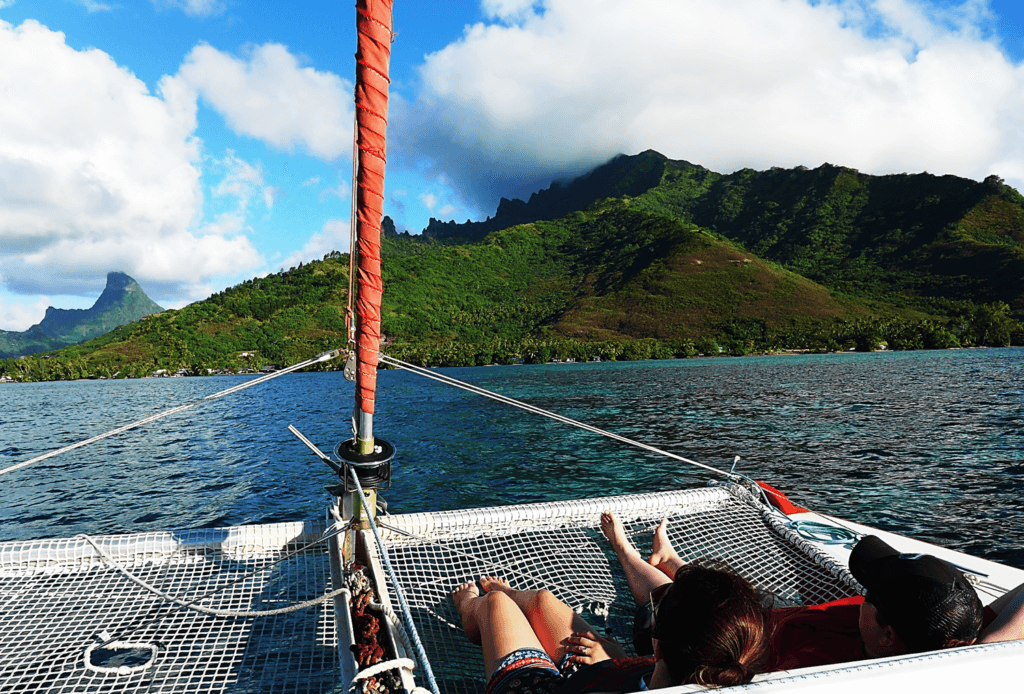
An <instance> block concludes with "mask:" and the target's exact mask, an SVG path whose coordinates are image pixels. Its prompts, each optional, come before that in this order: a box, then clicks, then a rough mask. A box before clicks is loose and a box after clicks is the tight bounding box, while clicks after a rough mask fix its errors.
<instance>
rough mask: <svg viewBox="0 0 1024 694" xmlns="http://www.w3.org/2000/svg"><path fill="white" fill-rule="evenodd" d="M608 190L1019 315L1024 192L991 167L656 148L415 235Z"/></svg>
mask: <svg viewBox="0 0 1024 694" xmlns="http://www.w3.org/2000/svg"><path fill="white" fill-rule="evenodd" d="M606 198H629V199H630V204H631V206H632V207H634V208H636V209H640V210H644V211H647V212H651V213H654V214H658V215H661V216H666V217H669V218H674V219H679V220H681V221H685V222H689V223H692V224H696V225H697V226H699V227H701V228H704V229H707V230H709V231H712V232H715V233H718V234H720V235H722V236H723V237H725V238H728V239H730V240H732V241H734V242H736V243H738V244H740V245H741V246H742V247H744V248H746V249H749V252H750V253H753V254H755V255H757V256H758V257H761V258H764V259H766V260H770V261H774V262H776V263H779V264H780V265H782V266H783V267H785V268H786V269H788V270H792V271H793V272H796V273H798V274H800V275H802V276H804V277H807V278H809V279H812V280H814V281H816V282H819V283H821V284H823V285H825V286H827V287H829V288H832V289H835V290H837V291H841V292H845V293H851V294H856V295H859V296H871V297H876V298H884V299H889V300H895V301H898V302H901V303H905V302H908V301H909V302H910V303H911V304H914V305H916V306H919V307H926V308H929V309H938V310H944V309H948V307H949V304H948V302H949V301H954V302H955V301H972V302H976V303H991V302H1004V303H1006V304H1008V305H1009V306H1010V307H1011V311H1012V312H1013V314H1014V315H1016V316H1017V317H1018V318H1024V197H1022V196H1021V194H1020V193H1018V192H1017V191H1016V190H1014V189H1013V188H1011V187H1009V186H1007V185H1005V184H1004V183H1003V181H1002V180H1001V179H999V178H998V177H996V176H990V177H988V178H987V179H985V180H984V181H983V182H981V183H978V182H975V181H971V180H968V179H964V178H959V177H957V176H934V175H932V174H928V173H922V174H913V175H909V174H897V175H892V176H871V175H868V174H862V173H859V172H857V171H856V170H854V169H850V168H845V167H838V166H832V165H831V164H824V165H822V166H820V167H818V168H816V169H813V170H810V169H807V168H805V167H797V168H794V169H780V168H773V169H770V170H768V171H754V170H752V169H743V170H741V171H737V172H735V173H732V174H728V175H722V174H718V173H715V172H713V171H710V170H708V169H705V168H704V167H701V166H696V165H694V164H691V163H689V162H686V161H676V160H670V159H668V158H667V157H665V156H663V155H661V154H659V153H658V152H654V151H650V150H649V151H647V152H643V153H641V154H638V155H635V156H625V155H620V156H618V157H616V158H614V159H612V160H611V161H610V162H608V163H607V164H605V165H603V166H600V167H598V168H597V169H595V170H594V171H593V172H591V173H590V174H587V175H586V176H582V177H580V178H578V179H576V180H574V181H572V182H571V183H568V184H559V183H556V184H553V185H552V186H551V187H550V188H548V189H546V190H543V191H539V192H537V193H535V194H533V195H531V196H530V199H529V200H528V201H526V202H523V201H521V200H512V201H509V200H505V199H502V201H501V204H499V206H498V211H497V214H496V215H495V216H494V217H493V218H490V219H488V220H487V221H486V222H469V223H464V224H456V223H454V222H447V223H442V222H438V221H436V220H431V224H430V225H429V226H428V227H427V228H426V229H424V231H423V236H424V237H426V238H433V239H437V240H438V241H441V242H444V243H453V242H454V243H469V242H474V241H479V240H481V239H482V238H483V237H484V236H486V234H488V233H490V232H492V231H495V230H497V229H504V228H507V227H509V226H512V225H513V224H522V223H529V222H534V221H538V220H550V219H556V218H558V217H562V216H564V215H566V214H568V213H569V212H571V211H575V210H583V209H586V208H587V207H588V206H589V205H592V204H595V203H598V202H599V201H601V200H603V199H606Z"/></svg>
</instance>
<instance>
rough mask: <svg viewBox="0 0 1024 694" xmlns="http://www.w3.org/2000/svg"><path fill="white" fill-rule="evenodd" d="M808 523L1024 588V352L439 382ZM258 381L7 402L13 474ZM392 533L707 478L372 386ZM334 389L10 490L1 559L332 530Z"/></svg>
mask: <svg viewBox="0 0 1024 694" xmlns="http://www.w3.org/2000/svg"><path fill="white" fill-rule="evenodd" d="M443 372H444V373H446V374H447V375H450V376H453V377H456V378H459V379H464V380H467V381H471V382H473V383H475V384H477V385H479V386H482V387H484V388H488V389H491V390H496V391H498V392H500V393H502V394H504V395H508V396H511V397H514V398H518V399H521V400H525V401H527V402H529V403H531V404H534V405H537V406H539V407H542V408H545V409H550V410H553V411H555V412H558V413H560V414H563V415H567V416H569V417H572V418H575V419H579V420H582V421H585V422H587V423H589V424H593V425H595V426H598V427H601V428H603V429H608V430H611V431H614V432H616V433H619V434H622V435H625V436H628V437H630V438H634V439H637V440H640V441H643V442H645V443H648V444H651V445H653V446H657V447H659V448H663V449H665V450H668V451H671V452H673V453H676V454H679V455H683V456H686V457H688V458H692V459H694V460H697V461H699V462H702V463H705V464H708V465H712V466H715V467H718V468H724V469H728V468H729V467H730V466H731V465H732V460H733V457H734V456H737V455H738V456H741V460H740V463H739V465H738V467H737V470H738V471H741V472H743V473H744V474H747V475H750V476H751V477H756V478H758V479H763V480H766V481H769V482H770V483H772V484H773V485H775V486H776V487H778V488H780V489H782V490H784V491H786V492H787V493H788V494H789V495H790V497H791V498H792V499H793V500H794V501H796V502H797V503H800V504H803V505H805V506H807V507H809V508H812V509H815V510H820V511H823V512H827V513H831V514H834V515H838V516H842V517H846V518H850V519H852V520H857V521H860V522H863V523H867V524H869V525H873V526H876V527H881V528H885V529H890V530H894V531H896V532H900V533H905V534H909V535H913V536H915V537H918V538H920V539H924V540H927V541H931V542H936V543H939V544H942V545H946V546H950V547H955V548H957V549H961V550H964V551H967V552H970V553H973V554H978V555H981V556H985V557H988V558H992V559H995V560H998V561H1003V562H1006V563H1009V564H1012V565H1015V566H1018V567H1021V568H1024V522H1022V521H1024V501H1022V492H1024V385H1022V384H1024V349H1020V348H1010V349H990V350H956V351H939V352H907V353H893V354H884V353H876V354H841V355H807V356H777V357H757V358H720V359H691V360H671V361H650V362H624V363H603V364H571V365H566V364H562V365H545V366H505V367H486V368H472V369H444V370H443ZM243 378H245V377H241V376H238V377H211V378H193V379H147V380H138V381H80V382H74V383H40V384H19V385H4V386H0V468H2V467H7V466H8V465H11V464H13V463H17V462H20V461H22V460H26V459H28V458H31V457H33V456H35V455H38V454H40V453H44V452H46V451H49V450H53V449H55V448H59V447H61V446H64V445H67V444H69V443H72V442H75V441H77V440H80V439H84V438H87V437H89V436H93V435H95V434H98V433H101V432H104V431H107V430H109V429H113V428H115V427H117V426H120V425H123V424H125V423H127V422H130V421H133V420H135V419H138V418H141V417H144V416H146V415H149V414H152V413H154V412H158V411H161V410H164V409H167V408H170V407H173V406H176V405H180V404H183V403H186V402H191V401H193V400H196V399H198V398H201V397H203V396H205V395H208V394H210V393H212V392H215V391H218V390H222V389H224V388H228V387H230V386H232V385H234V384H237V383H238V382H239V381H240V380H241V379H243ZM378 383H379V391H378V400H377V414H376V417H375V431H376V433H377V435H378V436H381V437H383V438H386V439H388V440H389V441H391V442H392V443H394V444H395V446H396V448H397V449H398V455H397V457H396V459H395V465H394V481H393V483H392V486H391V489H390V490H388V491H387V492H385V493H384V494H383V496H384V498H385V499H387V501H388V503H389V508H390V511H391V512H393V513H404V512H412V511H421V510H438V509H451V508H459V507H467V506H485V505H494V504H507V503H515V502H530V501H545V500H552V499H569V498H578V497H588V496H605V495H610V494H619V493H628V492H642V491H651V490H664V489H671V488H678V487H689V486H694V485H702V484H704V483H705V481H706V480H707V479H709V477H713V475H709V473H707V472H705V471H702V470H699V469H693V468H690V467H689V466H687V465H685V464H684V463H679V462H677V461H674V460H671V459H667V458H663V457H659V456H656V455H654V454H651V453H647V452H644V451H642V450H637V449H633V448H629V447H626V446H624V445H622V444H619V443H617V442H614V441H611V440H608V439H605V438H602V437H598V436H596V435H594V434H590V433H588V432H585V431H581V430H578V429H572V428H567V427H566V426H564V425H562V424H558V423H556V422H553V421H550V420H547V419H544V418H540V417H537V416H535V415H530V414H527V413H525V412H522V411H520V410H517V409H512V408H509V407H507V406H505V405H501V404H498V403H495V402H492V401H489V400H484V399H481V398H479V397H478V396H475V395H471V394H469V393H465V392H463V391H459V390H453V389H450V388H447V387H446V386H442V385H439V384H435V383H433V382H431V381H428V380H425V379H422V378H420V377H417V376H414V375H411V374H408V373H405V372H401V371H385V372H381V374H380V376H379V381H378ZM351 407H352V385H351V384H349V383H348V382H346V381H345V380H344V379H343V378H342V377H341V375H340V374H295V375H289V376H284V377H282V378H279V379H277V380H275V381H272V382H270V383H268V384H266V385H263V386H257V387H256V388H253V389H251V390H247V391H244V392H243V393H241V394H238V395H235V396H230V397H228V398H225V399H222V400H217V401H213V402H211V403H209V404H207V405H204V406H202V407H200V408H197V409H195V410H191V411H189V412H186V413H183V414H179V415H175V416H173V417H170V418H168V419H166V420H163V421H161V422H158V423H156V424H153V425H149V426H147V427H145V428H143V429H139V430H136V431H133V432H129V433H127V434H123V435H120V436H118V437H116V438H112V439H107V440H105V441H102V442H100V443H97V444H93V445H92V446H89V447H87V448H84V449H79V450H76V451H73V452H71V453H67V454H65V455H63V456H60V457H57V458H54V459H50V460H46V461H43V462H41V463H38V464H36V465H34V466H31V467H29V468H25V469H22V470H19V471H17V472H14V473H11V474H8V475H5V476H3V477H0V499H2V502H0V540H11V539H28V538H36V537H47V536H67V535H72V534H75V533H78V532H88V533H110V532H126V531H142V530H152V529H170V528H187V527H200V526H215V525H225V524H239V523H249V522H272V521H281V520H300V519H306V518H319V517H322V516H323V514H324V509H325V508H326V505H327V501H328V499H327V494H326V492H324V490H323V487H324V486H325V485H329V484H332V483H333V482H334V481H335V478H334V477H333V473H331V471H330V470H328V469H327V468H326V466H324V465H323V464H322V463H320V462H319V461H318V460H317V459H316V458H315V457H314V456H312V455H311V454H310V453H309V452H308V451H307V450H306V449H305V447H304V446H303V445H302V444H301V443H299V441H298V440H297V439H295V438H294V437H293V436H292V435H291V434H290V433H289V432H288V431H287V426H288V424H294V425H295V426H297V427H298V428H299V429H300V430H301V431H303V432H304V433H305V434H306V435H307V436H308V437H309V438H310V439H312V440H313V441H314V442H315V443H317V444H318V445H319V446H320V447H321V448H322V449H324V450H329V449H330V448H332V447H333V446H334V444H336V443H337V442H338V441H340V440H341V439H343V438H349V437H350V436H351V428H350V424H349V418H350V414H351Z"/></svg>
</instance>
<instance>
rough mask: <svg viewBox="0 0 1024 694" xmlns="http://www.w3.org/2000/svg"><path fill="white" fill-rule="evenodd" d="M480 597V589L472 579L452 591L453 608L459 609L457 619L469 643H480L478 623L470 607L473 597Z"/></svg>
mask: <svg viewBox="0 0 1024 694" xmlns="http://www.w3.org/2000/svg"><path fill="white" fill-rule="evenodd" d="M479 597H480V589H479V588H477V587H476V583H475V582H474V581H470V582H469V583H463V584H462V585H461V586H459V587H458V588H456V589H455V590H453V591H452V602H454V603H455V609H456V610H458V611H459V619H461V620H462V628H463V629H464V630H465V632H466V638H467V639H469V641H470V643H475V644H476V645H478V646H479V645H480V625H479V624H477V620H476V616H475V614H474V611H473V610H472V609H471V606H472V604H473V602H472V601H473V600H474V599H478V598H479Z"/></svg>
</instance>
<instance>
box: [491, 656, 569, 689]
mask: <svg viewBox="0 0 1024 694" xmlns="http://www.w3.org/2000/svg"><path fill="white" fill-rule="evenodd" d="M577 669H578V666H577V665H576V663H573V662H572V661H571V660H570V659H569V656H568V655H566V656H565V657H564V658H562V662H561V663H559V664H557V665H556V664H555V661H553V660H552V659H551V656H549V655H548V654H547V653H545V652H544V651H541V650H538V649H536V648H520V649H519V650H517V651H512V652H511V653H509V654H508V655H507V656H505V657H504V658H502V660H501V662H500V663H498V667H497V668H495V670H494V674H493V675H491V680H490V681H489V682H488V683H487V690H486V694H553V692H554V691H555V690H557V689H558V688H559V687H561V686H562V684H563V683H564V682H565V678H566V676H568V675H569V674H571V673H572V672H574V671H575V670H577Z"/></svg>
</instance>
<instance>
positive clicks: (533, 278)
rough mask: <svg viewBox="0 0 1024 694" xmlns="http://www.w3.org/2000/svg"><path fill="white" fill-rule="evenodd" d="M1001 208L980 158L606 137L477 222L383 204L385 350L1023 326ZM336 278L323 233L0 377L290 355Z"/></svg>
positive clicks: (545, 355)
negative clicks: (909, 166) (889, 157)
mask: <svg viewBox="0 0 1024 694" xmlns="http://www.w3.org/2000/svg"><path fill="white" fill-rule="evenodd" d="M1021 219H1024V204H1022V201H1021V198H1020V196H1019V195H1018V194H1017V193H1016V191H1013V190H1012V189H1010V188H1008V187H1006V186H1005V185H1003V184H1002V183H1001V182H1000V181H998V180H997V179H989V180H987V181H985V182H983V183H975V182H973V181H967V180H965V179H958V178H955V177H949V176H947V177H935V176H929V175H928V174H920V175H917V176H895V177H872V176H864V175H862V174H858V173H857V172H854V171H852V170H849V169H840V168H838V167H831V166H827V165H826V166H823V167H820V168H819V169H816V170H813V171H809V170H806V169H800V168H798V169H791V170H782V169H773V170H771V171H767V172H750V171H744V172H737V173H735V174H730V175H729V176H723V175H721V174H717V173H714V172H712V171H709V170H707V169H704V168H702V167H699V166H694V165H692V164H689V163H687V162H681V161H671V160H668V159H666V158H665V157H663V156H662V155H660V154H658V153H656V152H645V153H643V154H641V155H637V156H636V157H618V158H616V159H614V160H612V161H611V162H609V163H608V164H606V165H605V166H604V167H599V168H598V169H597V170H595V171H594V172H592V173H591V174H589V175H588V176H584V177H582V178H580V179H577V180H576V181H573V182H571V183H568V184H564V185H554V186H552V187H551V188H549V189H547V190H545V191H540V192H538V193H537V194H535V195H533V196H531V198H530V200H529V201H526V202H522V201H505V202H504V203H503V204H502V205H501V206H500V207H499V210H498V214H496V216H495V217H494V218H492V219H490V220H488V221H486V222H478V223H468V224H462V225H459V224H454V223H448V224H439V223H436V222H435V223H434V224H433V225H432V226H433V228H432V229H430V228H428V230H427V233H424V234H423V235H417V236H410V235H409V234H408V233H401V234H399V233H396V232H395V231H394V225H393V224H392V223H391V220H389V219H387V218H385V219H384V220H383V225H382V226H383V227H384V229H385V238H384V241H383V253H382V255H383V257H384V264H383V267H384V286H385V292H384V301H383V307H382V308H383V331H384V334H385V335H386V336H387V340H386V344H385V347H384V350H385V351H386V352H388V353H390V354H392V355H393V356H396V357H399V358H405V359H409V360H411V361H414V362H417V363H420V364H430V365H466V364H486V363H491V362H493V361H498V362H504V361H507V360H511V359H523V360H526V361H541V362H543V361H547V360H549V359H551V358H552V357H557V358H569V357H572V358H575V359H590V358H592V357H595V356H600V357H601V358H604V359H641V358H650V357H668V356H673V355H675V356H690V355H694V354H698V353H703V354H718V353H719V352H720V351H723V350H724V351H725V352H727V353H730V354H747V353H751V352H761V351H777V350H782V349H798V348H802V349H812V350H821V351H826V350H846V349H853V348H856V349H861V350H871V349H876V348H877V347H878V346H879V344H880V343H882V342H885V343H887V344H888V347H889V348H890V349H920V348H942V347H955V346H973V345H1006V344H1009V343H1010V342H1011V341H1016V342H1017V343H1022V342H1024V328H1022V326H1021V324H1020V322H1019V321H1017V320H1015V319H1014V318H1013V317H1012V316H1011V315H1010V312H1011V309H1010V303H1011V302H1012V303H1013V305H1014V306H1015V307H1016V306H1018V305H1019V298H1020V297H1019V293H1020V292H1021V291H1022V290H1024V283H1022V282H1021V281H1020V280H1021V279H1024V272H1021V271H1020V270H1019V269H1018V266H1017V265H1015V263H1017V262H1018V261H1019V257H1020V251H1021V245H1022V244H1021V240H1020V233H1021V228H1022V227H1021V225H1020V220H1021ZM511 220H519V221H517V222H515V223H511ZM752 248H756V249H757V251H758V252H757V253H755V252H752V250H751V249H752ZM347 283H348V257H347V255H343V254H340V253H337V252H332V253H329V254H328V255H327V256H325V257H324V259H323V260H322V261H317V262H312V263H309V264H307V265H302V264H300V265H299V266H298V267H296V268H291V269H290V270H288V271H283V272H281V273H278V274H276V275H269V276H266V277H262V278H258V279H253V280H249V281H247V282H244V283H242V284H240V285H238V286H236V287H232V288H230V289H228V290H225V291H224V292H220V293H218V294H215V295H213V296H211V297H210V298H209V299H207V300H205V301H202V302H197V303H195V304H192V305H190V306H187V307H185V308H183V309H180V310H178V311H164V312H163V313H160V314H157V315H152V316H149V317H147V318H146V319H144V320H141V321H136V322H133V323H130V324H128V325H124V326H121V327H119V328H117V329H115V330H113V331H112V332H110V333H108V334H106V335H103V336H102V337H100V338H97V339H94V340H91V341H89V342H86V343H84V344H81V345H76V346H73V347H68V348H65V349H63V350H61V351H60V352H58V353H57V354H55V355H53V356H52V358H49V359H37V360H7V361H0V378H7V379H13V380H43V379H50V378H79V377H87V376H122V377H123V376H125V375H135V376H143V375H149V374H151V373H154V372H161V371H162V372H168V373H174V372H180V373H209V372H211V371H213V372H217V371H219V370H230V371H235V372H237V371H255V370H260V369H267V368H272V367H273V366H283V365H285V364H290V363H295V362H297V361H300V360H302V359H305V358H308V357H310V356H312V355H313V354H316V353H317V352H319V351H323V350H325V349H328V348H331V347H339V346H344V344H345V342H346V330H345V324H344V318H343V316H344V313H345V305H346V302H347V298H346V296H345V292H346V288H347ZM1018 315H1019V313H1018Z"/></svg>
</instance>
